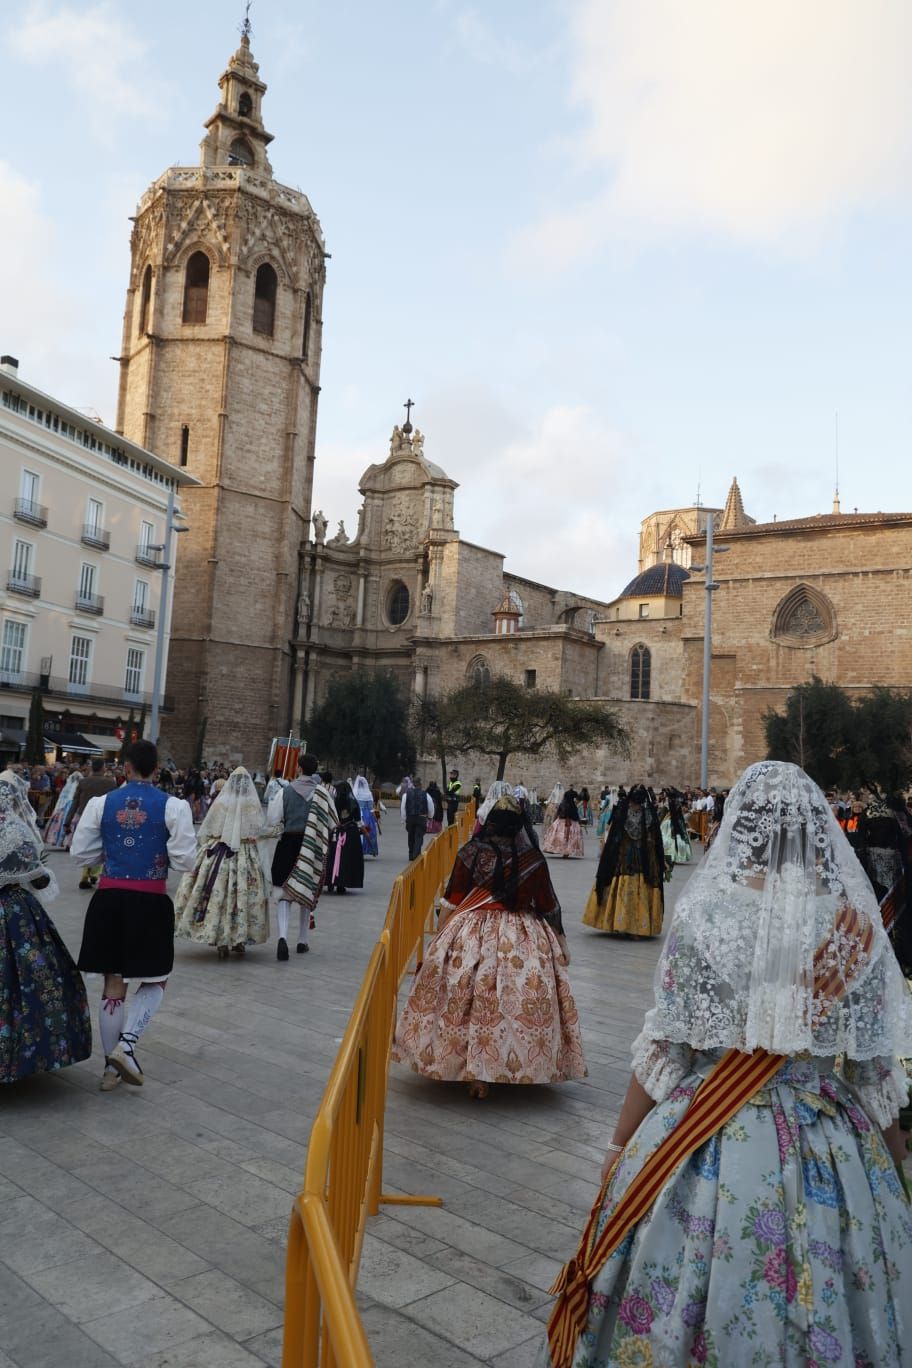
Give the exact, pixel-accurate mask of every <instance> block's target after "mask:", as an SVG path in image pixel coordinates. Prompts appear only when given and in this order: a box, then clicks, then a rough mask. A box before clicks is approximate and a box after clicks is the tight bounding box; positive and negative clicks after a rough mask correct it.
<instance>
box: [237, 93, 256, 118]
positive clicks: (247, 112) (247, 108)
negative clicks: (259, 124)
mask: <svg viewBox="0 0 912 1368" xmlns="http://www.w3.org/2000/svg"><path fill="white" fill-rule="evenodd" d="M238 113H239V114H240V116H241V118H242V119H249V118H250V116H251V114H252V113H253V100H252V99H251V98H250V93H249V92H248V91H246V90H242V91H241V98H240V99H239V100H238Z"/></svg>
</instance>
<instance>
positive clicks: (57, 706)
mask: <svg viewBox="0 0 912 1368" xmlns="http://www.w3.org/2000/svg"><path fill="white" fill-rule="evenodd" d="M196 483H197V481H196V480H195V479H194V478H193V476H191V475H189V474H188V473H187V472H186V471H185V470H181V469H180V468H178V467H175V466H173V465H171V464H170V463H169V462H167V461H163V460H161V459H160V458H159V457H157V456H155V455H153V454H152V452H150V451H146V450H145V449H144V448H143V447H141V446H137V445H136V443H134V442H130V441H127V440H126V439H125V438H123V437H121V436H119V435H118V434H116V433H114V432H113V431H112V430H111V429H110V428H107V427H105V426H104V425H103V424H102V423H101V422H96V421H94V420H93V419H91V418H88V417H86V415H85V414H83V413H80V412H79V411H78V410H76V409H72V408H70V407H69V406H68V405H66V404H63V403H61V402H60V401H59V400H57V399H53V398H51V397H50V396H49V395H47V394H43V393H42V392H41V391H40V390H38V389H36V388H35V387H34V386H33V385H30V384H28V383H26V382H25V381H24V380H23V379H22V377H21V376H20V375H19V368H18V362H17V361H16V360H15V359H14V358H13V357H9V356H4V357H2V358H0V746H2V748H3V751H4V753H5V754H7V755H10V754H15V753H16V748H17V747H18V746H19V745H21V744H24V739H25V728H26V725H27V718H28V713H29V705H30V701H31V697H32V693H33V691H34V690H35V689H39V690H40V691H41V694H42V701H43V705H44V720H45V736H46V737H47V739H48V741H49V743H51V744H52V745H56V746H57V748H58V754H59V755H61V756H62V755H63V754H64V753H74V754H79V753H81V752H85V751H96V752H97V751H105V750H108V751H109V750H114V749H116V748H117V746H118V745H119V741H118V740H117V739H116V736H117V733H118V732H120V731H122V728H123V726H124V724H125V723H126V721H127V720H128V718H129V716H130V713H131V711H132V713H133V715H134V718H135V719H138V718H139V716H140V714H141V712H142V710H143V708H144V707H146V708H148V707H149V706H150V705H151V702H152V688H153V682H154V670H155V652H156V646H157V644H158V643H159V642H160V644H161V650H162V652H163V659H162V662H161V664H162V668H161V675H160V677H161V679H164V678H165V677H166V670H167V650H168V640H169V635H170V614H171V586H172V585H173V582H174V578H173V573H171V574H169V575H168V577H167V585H168V593H167V602H166V603H165V604H162V602H161V596H162V581H163V579H164V578H165V577H164V576H163V574H162V565H163V556H162V548H163V547H164V543H165V536H166V525H167V521H168V518H169V516H171V517H172V518H173V517H178V518H179V517H180V493H181V490H182V489H183V488H184V487H185V486H187V485H192V484H196ZM169 506H170V509H171V512H170V514H169ZM179 540H180V539H179V538H178V537H174V538H173V539H172V542H171V556H170V560H171V570H172V572H173V568H174V560H175V555H176V550H177V546H178V543H179ZM162 612H163V613H164V617H165V622H164V632H163V635H162V634H161V633H159V632H158V631H157V628H158V621H157V618H158V615H159V614H160V613H162ZM160 706H161V709H162V712H163V713H166V712H168V711H169V710H171V709H172V707H173V703H172V700H171V699H170V698H168V697H167V696H166V695H165V696H160Z"/></svg>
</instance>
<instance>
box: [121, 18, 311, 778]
mask: <svg viewBox="0 0 912 1368" xmlns="http://www.w3.org/2000/svg"><path fill="white" fill-rule="evenodd" d="M219 88H220V90H221V98H220V101H219V103H218V105H217V107H216V110H215V113H214V114H213V115H212V117H211V118H210V119H208V120H207V122H206V124H205V128H206V136H205V137H204V138H203V141H202V144H201V156H200V164H199V166H194V167H171V168H170V169H169V170H168V171H166V172H165V173H164V175H162V176H160V177H159V178H158V180H157V181H155V183H154V184H153V185H152V186H150V188H149V189H148V190H147V191H146V193H145V194H144V195H143V197H142V199H141V200H140V202H139V206H138V208H137V211H136V218H135V222H134V228H133V234H132V238H131V243H130V248H131V266H130V283H129V288H128V290H127V301H126V310H125V313H124V328H123V343H122V346H121V356H120V366H121V374H120V394H119V400H118V416H117V428H118V431H120V432H123V433H124V434H125V435H126V436H127V437H130V438H132V439H134V440H135V441H138V442H141V443H142V444H143V445H144V446H147V447H149V448H150V449H151V450H152V451H155V452H156V453H157V454H158V455H160V456H163V457H164V458H165V459H166V460H169V461H172V462H173V463H174V464H175V465H179V466H185V467H186V468H187V470H188V471H189V472H190V473H191V474H193V475H195V476H196V478H197V479H198V480H199V481H200V485H199V487H192V488H190V489H188V490H187V492H186V494H185V495H184V496H183V508H184V511H185V514H186V517H187V521H188V524H189V527H190V531H189V532H188V533H187V535H185V536H183V537H181V538H180V539H179V540H180V556H179V560H178V563H177V575H176V580H175V586H174V613H173V627H172V635H171V647H170V651H169V666H168V679H167V685H166V688H167V691H168V692H169V693H170V694H173V695H174V701H175V711H174V714H173V716H172V718H171V720H170V721H168V722H166V724H165V727H164V729H163V734H162V738H161V745H162V751H163V753H164V754H171V755H173V757H174V759H175V760H176V761H178V763H181V764H187V763H192V762H193V760H194V759H195V758H196V755H197V753H198V752H199V751H200V750H201V753H202V756H203V757H204V758H205V759H207V760H208V759H220V760H226V761H234V762H236V763H241V762H243V763H246V764H247V765H248V766H250V767H253V768H260V769H263V768H264V767H265V765H266V760H267V756H268V748H269V740H270V738H271V737H272V736H274V735H277V734H279V733H280V732H282V731H284V730H285V729H286V728H287V726H288V724H289V721H290V711H291V686H292V658H291V641H292V638H293V637H294V635H295V601H296V593H297V580H298V554H299V548H300V546H301V543H302V542H303V541H304V540H305V539H306V535H307V526H308V522H309V519H310V501H311V489H312V484H313V461H314V441H315V435H316V421H317V396H318V394H319V389H320V353H321V332H322V318H323V287H324V283H325V279H326V271H325V258H326V255H327V254H326V251H325V244H324V241H323V235H322V232H321V230H320V225H319V222H318V220H317V217H316V215H315V214H314V212H313V210H312V208H311V206H310V203H309V202H308V200H307V197H306V196H305V195H303V194H301V193H300V192H299V191H297V190H291V189H289V188H288V187H287V186H284V185H280V184H279V183H278V182H277V181H275V180H274V179H273V175H272V168H271V166H270V164H269V160H268V158H267V155H266V149H267V146H268V145H269V143H270V142H271V141H272V134H271V133H268V132H267V131H266V129H265V127H264V125H263V118H262V101H263V95H264V93H265V90H266V86H265V85H264V84H263V82H262V81H261V80H260V76H259V67H258V65H257V63H256V62H255V61H254V60H253V56H252V54H251V51H250V32H249V26H247V25H245V29H244V31H243V36H242V38H241V44H240V47H239V48H238V50H237V52H235V54H234V56H233V57H232V58H231V59H230V61H229V63H228V66H227V69H226V70H225V71H224V72H223V74H222V76H221V78H220V80H219ZM156 530H157V531H158V530H159V529H156ZM201 738H202V741H201Z"/></svg>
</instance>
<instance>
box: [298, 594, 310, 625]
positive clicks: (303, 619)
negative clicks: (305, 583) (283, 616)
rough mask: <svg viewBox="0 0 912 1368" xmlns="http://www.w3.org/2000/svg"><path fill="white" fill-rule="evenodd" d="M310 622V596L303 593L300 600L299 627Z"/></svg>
mask: <svg viewBox="0 0 912 1368" xmlns="http://www.w3.org/2000/svg"><path fill="white" fill-rule="evenodd" d="M308 622H310V594H308V593H303V594H302V595H301V597H300V598H299V599H298V625H299V626H303V625H304V624H305V623H308Z"/></svg>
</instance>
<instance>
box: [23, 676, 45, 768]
mask: <svg viewBox="0 0 912 1368" xmlns="http://www.w3.org/2000/svg"><path fill="white" fill-rule="evenodd" d="M25 758H26V760H27V761H28V762H29V764H30V765H43V764H44V701H43V699H42V697H41V690H40V689H33V690H32V699H31V702H30V703H29V715H28V731H27V732H26V735H25Z"/></svg>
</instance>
